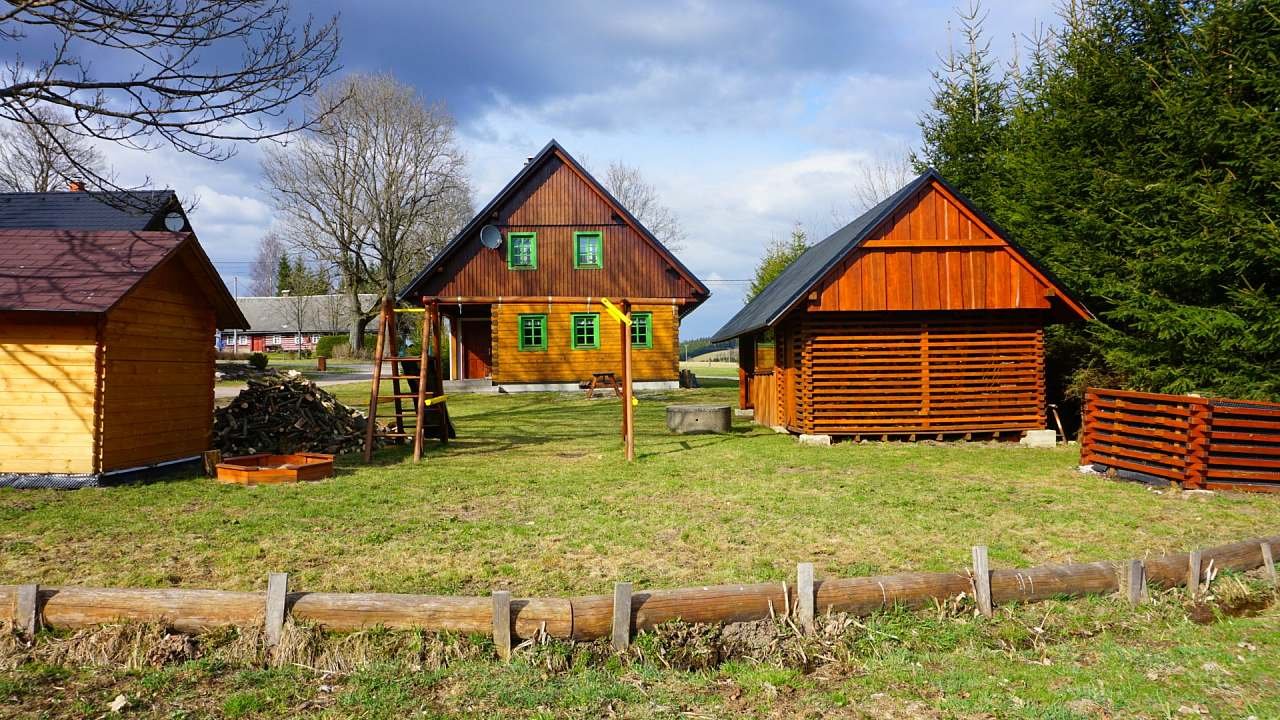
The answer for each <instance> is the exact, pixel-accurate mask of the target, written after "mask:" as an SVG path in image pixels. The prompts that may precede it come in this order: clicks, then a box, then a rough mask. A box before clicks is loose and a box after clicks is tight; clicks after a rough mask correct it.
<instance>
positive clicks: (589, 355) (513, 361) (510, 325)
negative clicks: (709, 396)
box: [492, 302, 680, 383]
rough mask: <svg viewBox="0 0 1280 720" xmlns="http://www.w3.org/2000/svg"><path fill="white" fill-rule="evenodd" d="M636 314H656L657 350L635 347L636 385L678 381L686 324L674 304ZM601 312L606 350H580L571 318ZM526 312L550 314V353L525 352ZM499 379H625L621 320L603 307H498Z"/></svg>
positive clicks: (495, 342)
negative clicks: (522, 328)
mask: <svg viewBox="0 0 1280 720" xmlns="http://www.w3.org/2000/svg"><path fill="white" fill-rule="evenodd" d="M632 311H633V312H652V313H653V347H652V348H650V349H641V348H635V349H634V350H633V351H632V354H631V368H632V374H633V376H634V379H635V380H636V381H645V380H677V379H679V377H680V365H679V345H680V320H679V318H678V317H677V315H676V309H675V308H674V307H672V306H671V305H635V306H633V307H632ZM579 312H599V313H600V348H599V349H597V350H574V349H573V344H572V342H571V337H572V336H571V335H570V316H571V315H572V314H574V313H579ZM524 313H541V314H545V315H546V316H547V349H546V350H543V351H522V350H520V344H519V335H518V333H519V320H518V317H517V316H519V315H521V314H524ZM492 329H493V365H492V367H493V380H494V382H498V383H504V382H508V383H533V382H545V383H550V382H556V383H564V382H577V381H581V380H590V379H591V373H593V372H615V373H617V374H618V376H619V378H621V376H622V360H621V358H622V353H621V346H622V337H621V335H620V331H619V329H618V322H617V321H616V320H614V319H613V318H612V317H611V316H610V315H609V313H608V312H606V311H605V310H604V308H602V307H601V306H600V304H599V303H595V304H593V306H592V307H590V308H589V309H588V307H587V305H586V303H585V302H584V303H582V304H581V305H578V304H560V303H557V304H546V303H543V304H512V303H503V304H501V305H495V306H494V307H493V326H492Z"/></svg>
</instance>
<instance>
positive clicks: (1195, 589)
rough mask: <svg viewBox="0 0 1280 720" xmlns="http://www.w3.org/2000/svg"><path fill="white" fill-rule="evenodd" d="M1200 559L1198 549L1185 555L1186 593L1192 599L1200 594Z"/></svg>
mask: <svg viewBox="0 0 1280 720" xmlns="http://www.w3.org/2000/svg"><path fill="white" fill-rule="evenodd" d="M1200 559H1201V553H1200V551H1199V550H1192V551H1191V553H1190V554H1189V555H1188V556H1187V593H1188V594H1190V595H1191V599H1192V600H1194V599H1196V598H1197V597H1199V596H1200Z"/></svg>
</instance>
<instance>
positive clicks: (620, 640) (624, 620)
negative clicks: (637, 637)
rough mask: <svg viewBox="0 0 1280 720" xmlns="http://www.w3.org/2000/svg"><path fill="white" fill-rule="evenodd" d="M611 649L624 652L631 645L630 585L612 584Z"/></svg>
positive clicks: (625, 583) (624, 583)
mask: <svg viewBox="0 0 1280 720" xmlns="http://www.w3.org/2000/svg"><path fill="white" fill-rule="evenodd" d="M612 640H613V649H614V650H617V651H618V652H624V651H626V649H627V648H628V647H629V646H630V645H631V583H629V582H620V583H614V584H613V638H612Z"/></svg>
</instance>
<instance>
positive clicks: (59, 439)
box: [0, 313, 98, 473]
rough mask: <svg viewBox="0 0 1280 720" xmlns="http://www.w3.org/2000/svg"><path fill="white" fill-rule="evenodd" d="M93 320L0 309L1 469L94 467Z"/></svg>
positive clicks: (43, 470)
mask: <svg viewBox="0 0 1280 720" xmlns="http://www.w3.org/2000/svg"><path fill="white" fill-rule="evenodd" d="M96 352H97V324H96V322H95V321H94V320H92V319H87V320H86V319H78V320H77V319H70V318H58V317H56V316H51V315H49V314H44V313H41V314H35V313H0V472H13V473H90V472H93V471H94V467H93V460H94V430H95V427H94V394H95V390H96V386H97V377H98V376H97V370H96Z"/></svg>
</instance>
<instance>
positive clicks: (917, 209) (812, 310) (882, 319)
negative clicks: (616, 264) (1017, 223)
mask: <svg viewBox="0 0 1280 720" xmlns="http://www.w3.org/2000/svg"><path fill="white" fill-rule="evenodd" d="M1091 317H1092V315H1091V314H1090V313H1089V311H1088V310H1087V309H1086V308H1085V307H1084V306H1083V305H1082V304H1081V303H1080V302H1078V301H1076V300H1075V299H1073V298H1072V297H1071V295H1070V294H1069V293H1068V292H1067V291H1066V289H1065V288H1063V287H1062V285H1061V284H1060V283H1058V282H1057V281H1055V280H1054V279H1053V278H1052V277H1051V276H1050V275H1049V273H1048V272H1046V271H1045V270H1044V269H1043V268H1041V267H1039V266H1038V265H1037V264H1036V263H1035V261H1034V260H1032V259H1031V258H1030V257H1029V256H1028V255H1027V253H1026V252H1025V251H1023V250H1022V249H1021V248H1019V247H1018V246H1017V245H1015V244H1014V243H1013V241H1012V240H1011V239H1010V238H1009V237H1008V236H1007V235H1006V234H1005V233H1004V232H1003V231H1001V230H1000V228H998V227H997V226H996V225H995V224H994V223H993V222H991V221H990V220H989V219H988V218H986V217H985V216H984V215H983V214H982V213H981V212H980V211H979V210H978V209H977V208H975V207H974V206H973V205H972V203H970V202H969V201H968V200H967V199H965V198H964V197H963V196H962V195H960V194H959V193H958V192H956V191H955V189H954V188H952V187H951V186H950V185H948V184H947V182H946V181H945V180H943V178H942V177H941V176H940V175H939V174H938V173H937V172H936V171H934V170H929V171H928V172H925V173H924V174H923V175H921V176H920V177H918V178H916V179H915V180H913V181H911V182H910V183H909V184H908V185H906V186H905V187H903V188H902V189H900V190H898V191H897V192H896V193H894V194H893V195H892V196H890V197H888V198H886V199H885V200H884V201H883V202H881V203H879V204H878V205H876V206H875V207H873V208H871V209H870V210H868V211H867V212H866V213H864V214H863V215H862V216H860V217H859V218H857V219H856V220H854V221H853V222H851V223H849V224H848V225H847V226H845V227H843V228H841V229H840V230H837V231H836V232H835V233H834V234H832V235H831V236H830V237H828V238H826V239H825V240H823V241H822V242H820V243H818V244H816V245H814V246H813V247H811V248H809V250H808V251H807V252H805V253H804V255H802V256H801V257H800V258H799V259H798V260H796V261H795V262H794V263H793V264H792V265H791V266H790V267H788V268H787V269H786V270H785V271H783V273H782V274H781V275H779V277H778V278H777V279H776V280H774V281H773V282H772V283H771V284H770V285H769V286H768V287H766V288H765V289H764V291H763V292H761V293H760V295H759V296H757V297H756V298H755V299H754V300H752V302H750V303H749V304H748V305H747V306H746V307H744V308H743V309H742V310H741V311H740V312H738V314H737V315H735V316H734V317H733V319H732V320H730V321H729V322H728V323H727V324H726V325H725V326H724V327H723V328H721V329H720V330H719V331H718V332H717V333H716V335H715V338H714V339H715V340H717V341H719V340H727V339H731V338H738V341H739V357H740V360H739V375H740V378H741V380H742V383H741V391H740V398H739V400H740V404H741V406H742V407H743V408H746V409H752V410H754V413H755V418H756V420H757V421H758V422H761V423H763V424H766V425H770V426H782V427H785V428H786V429H788V430H790V431H791V432H795V433H804V434H810V435H833V436H853V437H860V436H868V437H882V436H899V437H900V436H906V437H917V438H924V437H929V438H933V437H939V436H942V437H946V436H951V437H955V436H963V435H969V434H981V435H984V436H991V435H995V436H999V435H1002V434H1008V435H1009V436H1015V435H1018V434H1020V433H1021V432H1022V431H1026V430H1038V429H1042V428H1044V427H1045V426H1046V418H1045V386H1044V327H1045V326H1046V325H1047V324H1049V323H1054V322H1067V321H1074V320H1083V319H1089V318H1091Z"/></svg>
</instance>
